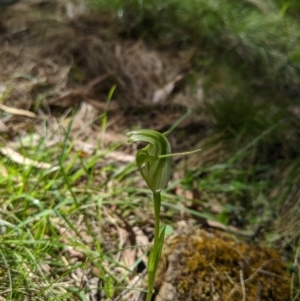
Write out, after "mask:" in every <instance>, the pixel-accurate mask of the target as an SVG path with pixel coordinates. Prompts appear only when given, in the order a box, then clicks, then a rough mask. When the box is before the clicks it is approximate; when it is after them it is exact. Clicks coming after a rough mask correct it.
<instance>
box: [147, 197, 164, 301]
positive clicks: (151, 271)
mask: <svg viewBox="0 0 300 301" xmlns="http://www.w3.org/2000/svg"><path fill="white" fill-rule="evenodd" d="M153 201H154V215H155V227H154V242H153V248H152V250H151V255H150V256H149V268H148V294H147V299H146V301H150V300H151V297H152V295H153V288H154V282H155V274H156V270H157V265H158V262H159V258H160V254H161V250H160V241H161V239H160V204H161V196H160V192H153ZM150 259H151V260H152V262H150Z"/></svg>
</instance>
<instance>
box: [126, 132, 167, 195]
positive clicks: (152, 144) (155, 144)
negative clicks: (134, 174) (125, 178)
mask: <svg viewBox="0 0 300 301" xmlns="http://www.w3.org/2000/svg"><path fill="white" fill-rule="evenodd" d="M127 136H128V137H129V140H128V142H137V141H144V142H148V143H149V144H148V145H147V146H146V147H144V148H143V149H141V150H139V151H138V152H137V154H136V162H137V166H138V168H139V171H140V173H141V175H142V177H143V178H144V180H145V181H146V183H147V185H148V186H149V188H150V189H151V190H152V192H160V191H162V190H163V189H165V188H166V187H167V184H168V182H169V180H170V177H171V157H170V155H171V146H170V143H169V141H168V140H167V138H166V137H165V136H164V135H163V134H161V133H159V132H156V131H151V130H138V131H132V132H129V133H128V134H127Z"/></svg>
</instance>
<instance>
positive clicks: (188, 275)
mask: <svg viewBox="0 0 300 301" xmlns="http://www.w3.org/2000/svg"><path fill="white" fill-rule="evenodd" d="M157 290H158V295H157V297H156V299H155V301H169V300H170V301H171V300H172V301H205V300H207V301H211V300H228V301H240V300H247V301H256V300H262V301H271V300H272V301H287V300H290V299H289V298H290V297H289V291H290V277H289V275H288V273H287V269H286V266H285V264H284V262H283V260H282V258H281V256H280V255H279V253H278V252H276V251H275V250H273V249H270V248H267V247H262V246H258V245H255V244H247V243H245V242H242V241H240V240H238V239H237V238H235V237H234V236H231V235H229V234H227V233H224V232H218V231H214V232H207V231H205V230H200V229H193V230H187V229H185V230H183V231H180V232H179V233H178V234H175V235H173V236H171V237H170V238H169V239H168V240H167V242H166V245H165V248H164V252H163V257H162V261H161V266H160V270H159V276H158V281H157Z"/></svg>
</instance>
